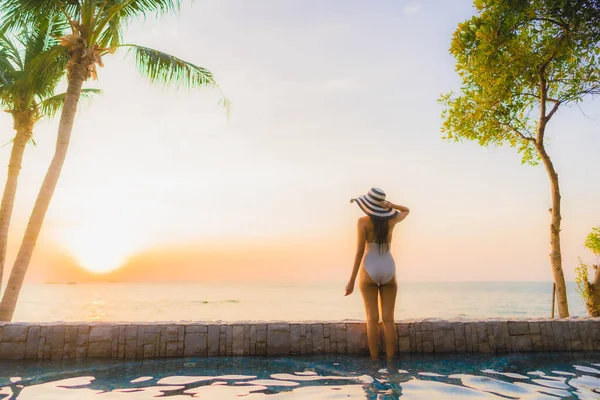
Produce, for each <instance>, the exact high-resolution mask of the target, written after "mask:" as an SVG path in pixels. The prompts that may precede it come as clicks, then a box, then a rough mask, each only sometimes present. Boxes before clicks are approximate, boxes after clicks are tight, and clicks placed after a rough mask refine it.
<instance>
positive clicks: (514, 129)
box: [494, 116, 535, 143]
mask: <svg viewBox="0 0 600 400" xmlns="http://www.w3.org/2000/svg"><path fill="white" fill-rule="evenodd" d="M494 119H495V120H496V122H498V123H499V124H500V125H502V126H505V127H507V128H508V129H510V130H511V131H513V132H514V133H516V134H517V135H519V137H521V139H523V140H525V141H527V142H533V143H535V139H534V138H532V137H530V136H526V135H525V134H523V132H521V131H520V130H518V129H517V128H515V127H514V126H512V125H511V124H509V123H508V122H502V121H500V120H499V119H498V118H496V117H495V116H494Z"/></svg>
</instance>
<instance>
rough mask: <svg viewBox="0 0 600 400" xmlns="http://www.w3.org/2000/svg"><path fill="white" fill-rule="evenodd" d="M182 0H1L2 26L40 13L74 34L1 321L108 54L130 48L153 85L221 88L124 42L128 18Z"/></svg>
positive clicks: (65, 43) (197, 70)
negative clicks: (87, 91)
mask: <svg viewBox="0 0 600 400" xmlns="http://www.w3.org/2000/svg"><path fill="white" fill-rule="evenodd" d="M180 2H181V0H0V6H1V7H0V9H2V10H3V12H4V16H3V17H2V19H1V20H0V26H2V28H0V30H2V29H15V27H18V26H30V25H32V24H35V22H36V21H37V19H38V18H39V17H38V16H39V15H57V14H60V15H61V16H62V17H63V18H64V21H66V22H67V23H68V24H69V27H70V32H69V34H67V35H65V36H63V37H61V38H60V44H61V46H62V47H63V51H64V52H65V54H67V55H68V57H69V61H68V64H67V76H68V87H67V93H66V96H65V101H64V107H63V109H62V114H61V118H60V123H59V126H58V138H57V144H56V151H55V153H54V157H53V159H52V161H51V163H50V166H49V168H48V172H47V173H46V176H45V178H44V181H43V183H42V187H41V188H40V191H39V194H38V197H37V199H36V202H35V205H34V208H33V211H32V213H31V216H30V219H29V223H28V225H27V228H26V230H25V235H24V237H23V241H22V243H21V248H20V249H19V252H18V254H17V258H16V260H15V263H14V265H13V269H12V271H11V274H10V278H9V281H8V285H7V288H6V290H5V292H4V296H3V297H2V301H1V302H0V321H10V320H11V319H12V316H13V314H14V311H15V307H16V304H17V300H18V296H19V292H20V290H21V287H22V285H23V281H24V279H25V274H26V272H27V268H28V266H29V263H30V260H31V256H32V254H33V250H34V248H35V243H36V241H37V238H38V235H39V233H40V230H41V227H42V223H43V221H44V217H45V215H46V211H47V209H48V206H49V205H50V200H51V199H52V195H53V193H54V190H55V188H56V184H57V182H58V179H59V177H60V173H61V169H62V166H63V163H64V161H65V157H66V155H67V150H68V147H69V141H70V138H71V131H72V129H73V120H74V118H75V113H76V111H77V102H78V100H79V96H80V94H81V88H82V85H83V83H84V82H85V81H86V80H88V79H89V78H95V77H96V75H97V66H102V65H103V64H102V57H103V56H105V55H107V54H112V53H114V52H115V51H116V50H119V49H121V48H126V49H127V50H128V52H127V55H128V56H133V57H134V58H135V61H136V65H137V67H138V71H139V72H140V73H141V74H142V75H143V76H144V77H146V78H147V79H148V80H149V81H150V82H152V83H160V84H174V85H177V86H179V87H182V86H183V87H187V88H192V87H205V86H215V85H216V84H215V80H214V78H213V75H212V74H211V73H210V72H209V71H208V70H206V69H204V68H202V67H198V66H196V65H194V64H191V63H189V62H186V61H183V60H181V59H179V58H176V57H173V56H171V55H169V54H165V53H162V52H160V51H157V50H153V49H150V48H147V47H142V46H138V45H135V44H127V43H123V40H122V32H123V29H124V28H125V26H126V25H127V23H128V22H130V21H131V20H133V19H135V18H140V17H141V18H143V17H146V16H147V15H149V14H158V15H163V14H165V13H168V12H174V11H177V10H178V9H179V6H180Z"/></svg>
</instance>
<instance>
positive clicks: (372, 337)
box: [358, 268, 379, 358]
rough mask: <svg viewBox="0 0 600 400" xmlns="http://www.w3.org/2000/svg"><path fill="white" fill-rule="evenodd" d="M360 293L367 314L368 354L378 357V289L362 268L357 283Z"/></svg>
mask: <svg viewBox="0 0 600 400" xmlns="http://www.w3.org/2000/svg"><path fill="white" fill-rule="evenodd" d="M358 285H359V288H360V293H361V294H362V297H363V301H364V303H365V311H366V314H367V341H368V342H369V353H370V354H371V357H372V358H378V357H379V305H378V304H377V297H378V294H379V287H378V286H377V284H376V283H375V282H373V279H371V277H370V276H369V274H367V272H366V271H365V270H364V268H361V271H360V275H359V282H358Z"/></svg>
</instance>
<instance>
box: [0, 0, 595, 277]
mask: <svg viewBox="0 0 600 400" xmlns="http://www.w3.org/2000/svg"><path fill="white" fill-rule="evenodd" d="M473 13H474V9H473V7H472V3H471V2H470V1H467V0H460V1H458V0H455V1H449V0H428V1H415V2H413V1H403V0H394V1H391V0H389V1H387V0H378V1H375V2H364V1H354V0H352V1H348V0H327V1H322V0H319V1H317V0H303V1H291V0H253V1H251V2H250V1H243V0H196V1H194V2H193V4H191V3H184V6H183V8H182V10H181V12H180V14H179V15H176V16H168V17H165V18H162V19H160V20H159V19H155V18H149V19H147V20H146V21H138V22H136V23H133V24H131V25H130V27H129V28H128V29H127V31H126V33H125V38H126V41H127V42H129V43H136V44H140V45H143V46H147V47H153V48H156V49H158V50H161V51H165V52H168V53H170V54H173V55H175V56H177V57H180V58H183V59H185V60H188V61H191V62H193V63H196V64H198V65H201V66H203V67H205V68H208V69H209V70H210V71H212V72H213V73H214V75H215V77H216V79H217V81H218V82H219V84H220V90H217V89H203V90H193V91H182V90H175V89H172V88H164V87H156V86H152V85H150V84H148V83H147V82H145V81H144V79H143V78H141V77H140V76H139V75H138V74H137V72H136V70H135V66H134V62H133V60H132V59H131V58H127V57H126V53H119V52H117V53H116V54H114V55H110V56H106V57H105V58H104V63H105V66H104V68H101V69H100V70H99V79H98V80H97V81H94V82H89V83H87V85H86V86H87V87H94V88H100V89H102V90H103V94H102V95H101V96H96V97H95V98H94V99H92V100H91V101H84V102H83V104H82V105H81V107H80V109H79V112H78V115H77V118H76V122H75V127H74V130H73V136H72V141H71V147H70V150H69V154H68V157H67V161H66V163H65V166H64V169H63V174H62V176H61V179H60V182H59V185H58V188H57V190H56V193H55V195H54V198H53V200H52V204H51V205H50V210H49V211H48V214H47V217H46V221H45V224H44V228H43V231H42V234H41V237H40V239H39V241H38V246H37V248H36V251H35V254H34V257H33V260H32V264H31V268H30V272H29V274H28V276H27V279H28V281H29V282H46V281H60V282H62V281H90V280H91V281H97V280H108V281H127V282H129V281H153V280H154V281H156V280H158V281H162V280H170V281H173V280H186V281H188V280H195V281H201V282H204V281H208V282H211V281H253V280H257V281H264V280H267V281H307V282H311V281H344V280H347V279H348V277H349V275H350V271H351V268H352V262H353V259H354V251H355V240H356V239H355V236H356V219H357V218H359V217H361V216H362V214H361V212H360V210H359V209H358V207H357V206H356V205H355V204H350V203H349V199H350V198H353V197H356V196H358V195H361V194H364V193H365V192H366V191H367V190H368V189H369V188H371V187H380V188H382V189H384V190H385V191H386V193H387V195H388V199H389V200H390V201H392V202H395V203H398V204H401V205H404V206H407V207H409V208H410V209H411V214H410V216H409V217H408V218H407V219H406V220H405V221H404V222H403V223H402V224H401V225H399V226H398V227H397V228H396V229H397V232H396V233H395V242H394V243H393V246H392V251H393V253H394V256H395V258H396V262H397V268H398V276H399V279H404V280H407V281H427V280H435V281H465V280H467V281H484V280H510V281H521V280H551V279H552V275H551V269H550V261H549V257H548V254H549V252H550V245H549V224H550V215H549V213H548V209H549V208H550V189H549V181H548V177H547V175H546V172H545V170H544V169H543V167H542V166H537V167H532V166H524V165H521V162H520V156H519V155H518V154H517V152H516V150H515V149H511V148H509V147H500V148H490V149H486V148H482V147H480V146H479V145H477V144H476V143H468V142H464V143H452V142H448V141H445V140H443V139H442V134H441V132H440V126H441V116H440V114H441V111H442V106H441V105H440V104H439V103H438V101H437V100H438V99H439V97H440V95H441V94H442V93H446V92H448V91H450V90H456V89H457V88H458V87H459V86H460V81H459V78H458V76H457V74H456V73H455V70H454V65H455V63H454V59H453V58H452V57H451V55H450V54H449V52H448V48H449V45H450V39H451V35H452V33H453V32H454V31H455V29H456V28H457V24H458V23H459V22H461V21H463V20H465V19H467V18H469V17H470V16H471V15H472V14H473ZM63 88H64V87H63ZM223 94H224V95H225V96H226V97H227V98H228V99H229V100H230V101H231V103H232V109H231V113H230V116H229V118H227V113H226V112H225V110H224V109H223V108H222V107H220V106H219V105H218V102H219V100H220V99H221V97H222V96H223ZM598 117H600V102H598V101H597V100H596V101H595V102H594V101H586V102H584V103H583V104H581V105H580V107H572V108H564V109H561V110H559V112H558V113H557V114H556V115H555V117H554V118H553V120H552V122H551V123H550V125H549V127H548V131H549V132H548V136H549V143H548V152H549V154H550V156H551V157H552V159H553V161H554V163H555V165H556V168H557V170H558V173H559V178H560V181H561V188H562V192H563V193H562V194H563V229H562V243H563V263H564V264H563V265H564V270H565V274H566V277H567V279H572V278H573V270H574V268H575V267H576V265H577V263H578V257H582V258H583V259H584V260H585V259H590V260H591V254H589V253H588V252H587V251H586V250H585V249H584V248H583V241H584V239H585V236H586V235H587V234H588V233H589V232H590V230H591V228H592V227H593V226H596V225H599V224H600V210H599V208H598V204H600V186H598V184H597V181H598V177H599V176H600V163H598V161H597V160H598V157H597V153H598V149H599V148H600V135H598V127H599V125H598ZM57 124H58V120H57V119H54V120H43V121H40V122H39V123H38V125H37V126H36V129H35V133H34V134H35V140H36V146H30V147H29V148H28V149H27V151H26V155H25V159H24V164H23V165H24V167H23V170H22V173H21V179H20V185H19V192H18V197H17V203H16V208H15V214H14V218H13V224H12V226H11V233H10V243H9V255H8V257H9V263H8V265H9V266H10V265H11V264H12V260H13V259H14V256H15V255H16V251H17V249H18V246H19V243H20V240H21V238H22V235H23V231H24V229H25V225H26V222H27V219H28V216H29V213H30V211H31V208H32V206H33V202H34V200H35V197H36V195H37V191H38V190H39V186H40V184H41V181H42V179H43V176H44V173H45V171H46V168H47V166H48V164H49V162H50V159H51V157H52V154H53V151H54V146H55V140H56V131H57ZM0 126H2V127H4V129H2V130H0V136H1V137H0V140H1V141H2V143H3V144H4V143H7V145H5V146H4V147H1V148H0V159H1V160H5V163H4V165H6V164H7V163H8V157H9V154H10V144H9V141H10V140H11V138H12V135H13V133H12V131H11V120H10V118H9V115H1V116H0ZM4 179H5V174H2V176H0V183H1V184H2V185H3V184H4ZM109 271H111V272H109ZM98 272H103V273H102V274H98Z"/></svg>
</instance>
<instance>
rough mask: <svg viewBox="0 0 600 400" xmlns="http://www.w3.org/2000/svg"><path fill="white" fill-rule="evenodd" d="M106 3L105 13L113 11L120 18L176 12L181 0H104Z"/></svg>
mask: <svg viewBox="0 0 600 400" xmlns="http://www.w3.org/2000/svg"><path fill="white" fill-rule="evenodd" d="M106 3H107V7H106V11H107V14H111V13H115V14H118V15H119V16H120V17H121V18H134V17H135V18H144V17H146V16H148V15H149V14H153V15H159V16H160V15H165V14H168V13H173V12H174V13H177V12H178V11H179V9H180V7H181V0H106Z"/></svg>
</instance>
